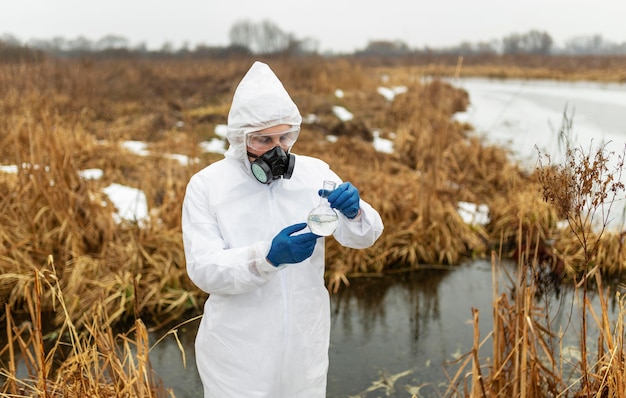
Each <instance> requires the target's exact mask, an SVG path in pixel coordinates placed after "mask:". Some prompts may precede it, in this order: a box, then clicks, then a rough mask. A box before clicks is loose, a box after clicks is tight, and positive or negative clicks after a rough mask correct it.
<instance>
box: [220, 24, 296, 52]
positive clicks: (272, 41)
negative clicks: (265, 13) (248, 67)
mask: <svg viewBox="0 0 626 398" xmlns="http://www.w3.org/2000/svg"><path fill="white" fill-rule="evenodd" d="M228 36H229V39H230V44H231V46H239V47H246V48H248V49H250V50H251V51H252V52H253V53H257V54H274V53H280V52H285V51H287V50H289V49H290V48H292V47H293V46H294V45H296V43H297V40H296V39H295V38H294V36H293V35H292V34H290V33H287V32H284V31H283V30H282V29H281V28H280V27H278V25H276V24H275V23H274V22H272V21H269V20H264V21H262V22H260V23H254V22H251V21H249V20H243V21H239V22H236V23H235V24H234V25H233V26H232V27H231V28H230V31H229V34H228Z"/></svg>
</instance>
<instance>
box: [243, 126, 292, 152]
mask: <svg viewBox="0 0 626 398" xmlns="http://www.w3.org/2000/svg"><path fill="white" fill-rule="evenodd" d="M299 134H300V127H299V126H296V127H292V128H290V129H289V130H285V131H280V132H276V133H263V132H260V131H253V132H251V133H247V134H246V145H248V146H249V147H250V148H252V149H254V150H257V151H269V150H270V149H272V148H274V147H275V146H277V145H278V146H280V147H282V148H291V146H292V145H293V144H294V143H295V142H296V140H297V139H298V135H299Z"/></svg>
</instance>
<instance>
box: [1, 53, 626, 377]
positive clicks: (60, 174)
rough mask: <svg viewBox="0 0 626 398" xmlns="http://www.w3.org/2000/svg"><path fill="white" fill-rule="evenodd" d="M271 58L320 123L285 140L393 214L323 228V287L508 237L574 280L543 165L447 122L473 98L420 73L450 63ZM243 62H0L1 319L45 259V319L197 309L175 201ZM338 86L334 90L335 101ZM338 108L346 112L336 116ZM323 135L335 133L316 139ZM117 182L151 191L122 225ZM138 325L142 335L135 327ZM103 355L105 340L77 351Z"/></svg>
mask: <svg viewBox="0 0 626 398" xmlns="http://www.w3.org/2000/svg"><path fill="white" fill-rule="evenodd" d="M268 61H269V62H270V63H271V64H272V67H273V68H274V70H275V71H276V73H277V74H278V75H279V76H280V77H281V80H283V82H284V84H285V86H286V87H287V89H288V91H289V92H290V93H291V95H292V97H293V98H294V100H295V101H296V103H298V104H299V107H300V109H301V111H302V113H303V115H305V116H307V115H309V114H315V115H316V116H317V120H318V121H317V122H315V123H312V124H305V125H303V134H301V137H300V139H299V141H298V143H297V145H296V147H295V148H294V151H295V152H297V153H300V154H306V155H312V156H317V157H320V158H322V159H324V160H326V161H327V162H328V163H330V164H331V165H332V167H333V168H334V169H335V170H336V171H337V172H338V173H339V174H340V175H341V176H342V177H344V179H346V180H350V181H352V182H353V183H354V184H355V185H356V186H358V187H359V189H360V190H361V194H362V196H363V197H364V198H366V200H368V201H369V202H370V203H371V204H372V205H373V206H374V207H375V208H377V209H378V210H379V211H380V213H381V216H382V218H383V221H384V223H385V233H384V234H383V237H382V238H381V239H380V240H379V242H377V244H376V245H375V246H374V247H372V248H370V249H366V250H359V251H355V250H350V249H346V248H343V247H341V246H339V245H338V244H337V243H336V242H334V241H333V240H332V239H330V240H328V242H327V245H328V250H327V253H328V269H327V271H328V272H327V279H328V285H329V289H330V290H331V291H335V290H336V289H338V288H339V286H341V285H342V284H347V283H348V281H349V278H350V277H355V276H358V275H360V274H371V273H382V272H386V271H388V270H392V269H398V268H400V269H414V268H419V267H420V265H421V264H458V263H459V262H461V261H463V259H465V258H467V257H468V256H484V255H486V254H487V253H489V251H490V249H491V248H493V247H495V246H500V245H501V246H504V247H508V248H512V250H510V251H505V252H503V254H505V255H510V256H513V257H515V256H518V255H519V253H518V252H517V251H516V250H515V248H522V249H520V250H522V251H524V250H526V251H528V250H531V249H532V250H534V252H533V253H536V252H539V250H538V249H537V248H538V247H541V248H542V250H543V251H549V255H550V256H551V258H552V259H553V262H552V263H550V264H551V265H553V264H556V263H558V264H561V263H563V264H566V266H567V269H568V270H569V269H570V268H571V269H572V270H576V271H572V272H571V275H576V274H580V269H581V268H580V267H581V265H580V264H581V261H582V260H581V256H580V253H579V250H578V249H579V248H580V244H576V242H573V243H572V242H570V243H567V240H566V239H565V236H564V235H562V234H557V233H555V228H554V226H555V223H556V221H557V218H558V214H557V213H556V210H555V207H554V206H551V205H550V204H546V203H544V202H542V201H541V196H540V195H539V194H537V192H538V189H539V188H538V185H537V176H535V175H528V174H527V173H525V172H523V171H522V170H520V169H519V168H518V167H517V166H516V165H515V164H512V163H511V162H510V161H509V160H508V154H507V153H506V151H504V150H502V149H501V148H497V147H491V146H486V145H484V143H482V142H481V141H480V140H479V139H478V138H476V137H473V136H472V134H471V126H466V125H462V124H459V123H457V122H455V121H453V120H452V118H451V115H452V114H453V113H454V112H457V111H461V110H464V109H465V107H466V106H467V104H468V97H467V93H465V92H463V91H461V90H457V89H454V88H453V87H452V86H450V85H448V84H446V83H445V82H443V81H441V80H438V79H434V80H431V79H426V78H425V75H426V74H430V75H445V74H447V73H448V72H446V68H444V67H442V68H437V67H434V68H433V67H428V68H425V67H411V66H406V67H405V66H399V67H395V68H389V67H385V66H381V67H379V66H368V65H367V63H359V62H355V61H354V60H346V59H335V60H325V59H321V58H313V59H309V58H287V59H283V58H279V59H270V60H268ZM250 63H251V60H249V59H237V60H162V61H158V62H155V61H148V60H141V59H128V60H114V61H112V60H99V61H97V62H95V61H90V60H54V59H47V60H44V61H42V62H39V63H30V64H2V65H0V93H3V94H2V96H0V130H1V131H5V132H6V134H3V135H2V136H1V137H0V163H2V164H15V165H17V166H18V172H17V174H15V175H10V174H5V173H0V192H1V194H0V198H1V199H0V206H1V208H2V212H0V219H1V221H2V222H0V237H1V239H2V245H0V299H1V300H2V302H3V303H6V304H7V306H6V307H5V308H6V313H5V314H4V315H3V316H2V318H6V319H4V320H6V321H9V320H10V319H13V315H10V314H14V315H15V316H16V317H18V318H23V317H27V316H29V314H33V311H32V308H30V307H29V306H28V304H27V303H28V302H29V300H30V299H29V297H30V296H29V292H31V291H32V289H33V286H34V284H35V282H36V275H37V273H38V272H40V270H41V269H42V266H44V265H45V264H47V263H48V259H49V258H54V262H55V268H56V270H57V271H56V272H57V274H56V275H57V278H58V285H57V286H58V289H59V295H62V296H63V297H65V306H64V310H63V311H60V309H59V306H58V299H57V298H56V296H55V293H54V292H53V291H51V290H47V291H42V296H41V301H40V302H41V309H40V310H41V312H42V313H47V312H52V313H53V314H55V315H56V317H55V318H54V320H53V321H51V323H50V324H49V325H44V326H46V327H49V328H55V327H63V326H62V325H66V324H67V323H68V322H70V323H71V324H72V325H75V327H76V329H77V330H90V328H91V330H95V328H96V327H95V326H94V322H95V321H94V314H99V318H98V322H99V323H98V328H101V329H102V328H107V327H111V326H113V325H116V324H122V323H124V322H127V321H130V320H132V319H135V317H137V318H138V317H143V318H144V319H150V322H151V323H158V324H160V323H166V322H169V321H171V320H175V319H180V318H181V317H182V316H183V314H185V313H187V311H189V310H192V311H198V310H199V309H200V307H201V305H202V301H203V299H204V297H205V296H204V295H203V294H202V293H201V292H199V291H198V290H197V289H196V288H195V287H194V286H193V285H192V284H191V283H190V281H189V280H188V279H187V277H186V274H185V267H184V255H183V250H182V242H181V236H180V203H182V198H183V195H184V187H185V185H186V183H187V181H188V179H189V177H190V176H191V175H192V174H193V173H194V172H196V171H197V170H199V169H200V168H201V167H204V166H205V165H206V164H208V163H210V162H212V161H215V160H216V159H219V158H221V155H219V154H211V153H203V152H202V151H200V149H199V146H198V144H199V142H200V141H204V140H208V139H211V138H214V137H215V133H214V129H215V126H216V125H218V124H223V123H226V116H227V112H228V107H229V104H230V96H231V95H232V92H233V90H234V87H235V85H236V84H237V82H238V81H239V79H240V78H241V76H242V75H243V74H244V73H245V71H246V70H247V68H248V67H249V65H250ZM460 65H461V64H460V63H457V65H455V69H454V73H456V74H457V75H458V73H459V71H460V70H459V66H460ZM464 68H465V67H464ZM463 72H464V73H465V69H463ZM383 79H386V80H383ZM386 84H387V85H394V86H396V85H404V86H406V87H407V92H406V93H404V94H401V95H399V96H397V98H396V99H395V100H394V101H392V102H389V101H387V100H386V99H385V98H383V97H382V96H380V95H378V94H377V93H376V89H377V88H378V87H379V86H381V85H386ZM336 89H341V90H342V91H343V92H344V96H343V97H341V98H338V97H336V96H335V95H334V92H335V90H336ZM335 105H341V106H344V107H346V108H347V109H348V110H350V111H351V112H352V113H353V114H354V119H353V120H352V121H349V122H341V121H339V120H338V119H337V118H336V117H335V116H334V115H333V113H332V108H333V106H335ZM374 131H377V132H378V133H379V134H380V136H381V137H385V138H391V139H393V141H394V148H395V153H393V154H387V153H381V152H377V151H376V150H375V149H374V148H373V147H372V145H371V140H372V139H373V132H374ZM330 134H332V135H334V136H336V137H337V142H335V143H331V142H329V141H328V140H327V139H326V138H327V136H328V135H330ZM125 140H140V141H144V142H146V143H147V144H148V148H149V151H150V154H149V155H147V156H138V155H136V154H133V153H130V152H127V151H125V150H123V149H122V148H121V146H120V144H121V142H122V141H125ZM172 153H176V154H182V155H186V156H189V157H190V158H192V159H197V160H198V161H197V162H191V163H189V164H186V165H181V164H180V163H178V162H176V161H175V160H172V159H169V158H168V157H167V155H169V154H172ZM88 168H101V169H103V170H104V176H103V178H102V179H101V180H86V179H84V178H82V177H80V174H79V172H80V171H81V170H84V169H88ZM111 182H116V183H120V184H125V185H129V186H133V187H136V188H139V189H141V190H143V191H144V192H145V194H146V197H147V200H148V205H149V208H150V217H151V218H150V220H151V221H150V222H149V223H148V224H147V225H145V226H141V225H140V224H138V223H134V222H123V223H121V224H118V223H116V222H115V221H114V218H113V216H112V213H113V210H114V209H113V205H112V203H111V202H110V201H109V200H108V198H107V197H106V196H105V195H103V194H102V191H101V189H102V187H104V186H106V185H107V184H109V183H111ZM458 201H470V202H474V203H485V204H487V205H488V206H489V208H490V209H491V212H490V218H491V222H490V223H489V224H487V225H468V224H466V223H464V222H463V220H462V219H461V217H460V216H459V214H458V212H457V207H456V206H457V203H458ZM103 202H106V203H107V205H106V206H103ZM549 239H555V243H554V245H553V246H550V247H549V246H547V245H545V241H546V240H549ZM598 241H599V242H600V243H599V244H598V245H597V247H598V249H597V250H596V252H595V255H603V256H604V257H598V258H597V261H598V263H601V262H604V261H607V262H610V264H611V265H610V266H609V265H607V267H615V264H617V265H618V268H619V269H621V265H622V264H624V254H623V251H622V250H621V237H620V240H617V239H616V238H614V237H610V238H608V239H607V235H604V236H603V237H602V239H598ZM519 242H524V245H523V246H520V245H518V243H519ZM595 258H596V257H594V259H595ZM555 259H556V260H555ZM611 272H613V269H611ZM615 272H618V271H617V270H615ZM566 274H568V275H570V272H569V271H568V272H566ZM506 308H509V309H511V310H512V309H513V308H515V307H514V305H513V304H506V305H505V309H506ZM91 309H98V310H93V311H92V310H91ZM9 318H10V319H9ZM0 320H2V319H0ZM135 327H136V328H137V329H136V332H137V333H141V330H140V328H141V327H142V326H139V325H136V326H135ZM11 330H12V331H13V330H14V329H13V328H11ZM10 333H14V332H10ZM107 333H108V332H107ZM14 338H15V337H14ZM24 341H26V339H24ZM81 341H82V340H77V341H76V342H75V344H77V345H79V346H80V344H82V342H81ZM110 343H111V340H110V339H109V340H108V343H107V344H110ZM140 343H141V342H139V341H137V344H140ZM106 349H110V347H109V348H107V347H106V344H104V343H103V345H102V347H99V348H98V349H95V351H94V350H92V351H89V350H87V349H85V351H89V355H95V354H94V352H96V351H98V350H106ZM107 352H108V351H107ZM64 366H65V367H63V369H68V366H70V365H64ZM66 374H67V375H71V374H72V371H69V373H66ZM68 377H69V378H70V379H71V377H70V376H68ZM93 388H95V387H93ZM142 388H143V387H142Z"/></svg>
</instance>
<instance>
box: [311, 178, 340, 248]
mask: <svg viewBox="0 0 626 398" xmlns="http://www.w3.org/2000/svg"><path fill="white" fill-rule="evenodd" d="M336 185H337V184H335V182H333V181H324V186H323V187H322V194H321V195H320V203H319V205H318V206H317V207H316V208H314V209H313V210H311V212H310V213H309V217H308V219H307V224H308V226H309V229H310V230H311V232H313V233H314V234H316V235H320V236H329V235H332V233H333V232H335V229H337V224H338V223H339V217H337V212H335V210H333V209H332V208H331V207H330V203H328V200H327V199H326V198H327V197H328V194H329V193H331V192H332V191H333V190H334V189H335V186H336Z"/></svg>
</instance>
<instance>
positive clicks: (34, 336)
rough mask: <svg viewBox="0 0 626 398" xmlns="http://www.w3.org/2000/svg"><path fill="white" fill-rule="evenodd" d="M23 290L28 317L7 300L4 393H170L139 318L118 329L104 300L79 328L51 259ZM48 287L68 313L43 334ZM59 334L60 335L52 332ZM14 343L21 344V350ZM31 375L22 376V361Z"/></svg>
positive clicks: (68, 395)
mask: <svg viewBox="0 0 626 398" xmlns="http://www.w3.org/2000/svg"><path fill="white" fill-rule="evenodd" d="M33 281H34V284H33V285H31V286H29V287H28V290H27V292H26V295H25V300H26V304H27V306H28V310H29V315H30V319H29V321H26V322H24V323H22V324H21V326H20V325H18V324H17V323H16V322H15V321H14V319H13V317H12V314H11V309H10V308H11V307H10V305H9V304H8V303H7V304H5V315H6V331H7V340H8V343H7V344H6V346H5V347H4V348H3V349H2V350H1V351H0V355H4V354H6V353H5V351H8V365H7V367H6V369H5V368H2V369H0V376H1V377H2V378H3V379H4V383H3V387H2V396H7V397H8V396H10V397H33V396H37V397H50V398H53V397H64V398H67V397H69V398H72V397H76V398H79V397H86V396H89V397H129V398H130V397H133V398H134V397H137V398H139V397H145V398H151V397H168V396H172V397H173V396H174V395H173V393H171V391H168V390H166V389H165V388H164V387H163V386H162V384H161V382H160V380H159V378H158V376H157V375H156V374H154V372H153V371H152V369H151V367H150V360H149V356H148V353H149V351H150V349H151V347H150V346H149V343H148V331H147V328H146V326H145V325H144V324H143V322H142V321H141V319H136V320H135V322H134V325H133V326H132V327H131V328H130V330H129V331H128V332H127V333H123V334H122V333H117V334H116V333H114V332H113V328H112V327H111V322H110V320H109V319H107V312H106V310H105V308H104V306H103V305H102V303H99V305H96V306H94V307H93V308H92V310H91V311H90V321H89V322H88V323H87V322H86V323H84V325H83V327H82V328H80V329H79V328H78V327H77V325H75V324H74V323H73V322H72V321H71V319H70V313H69V309H68V306H67V302H66V300H65V299H66V298H65V297H64V294H63V292H62V289H61V287H60V285H59V282H60V280H59V275H58V274H57V272H56V269H55V267H54V262H53V261H52V259H50V260H49V263H48V265H47V266H46V267H43V268H42V269H40V270H36V271H34V273H33ZM45 292H49V293H50V294H52V296H53V297H54V302H55V306H57V307H58V308H59V310H60V311H61V312H62V313H63V314H64V315H65V318H64V321H63V323H62V324H61V326H60V328H59V329H58V330H56V331H55V333H54V334H53V335H44V333H46V332H45V325H44V321H43V318H44V315H45V314H44V313H43V311H42V310H43V308H42V302H41V299H42V297H46V294H45ZM54 336H56V337H54ZM15 347H17V352H16V349H15ZM20 364H22V366H23V367H24V368H25V369H26V372H27V373H28V376H26V377H18V367H19V366H20Z"/></svg>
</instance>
